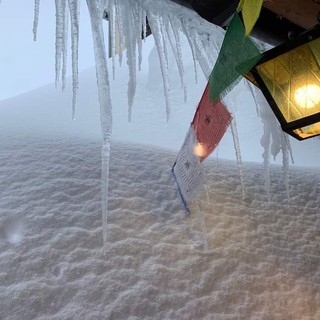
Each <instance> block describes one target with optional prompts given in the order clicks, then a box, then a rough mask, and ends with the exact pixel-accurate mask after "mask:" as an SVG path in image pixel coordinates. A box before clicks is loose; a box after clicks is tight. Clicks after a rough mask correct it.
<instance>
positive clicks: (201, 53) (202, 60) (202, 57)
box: [190, 29, 212, 79]
mask: <svg viewBox="0 0 320 320" xmlns="http://www.w3.org/2000/svg"><path fill="white" fill-rule="evenodd" d="M190 35H191V39H192V40H193V45H194V50H195V55H196V58H197V60H198V62H199V64H200V67H201V69H202V72H203V74H204V75H205V77H206V78H207V79H209V77H210V74H211V70H212V65H210V62H209V59H208V56H207V55H206V51H205V50H204V47H203V45H202V42H201V40H200V39H199V35H198V33H197V32H196V31H195V30H194V29H191V33H190Z"/></svg>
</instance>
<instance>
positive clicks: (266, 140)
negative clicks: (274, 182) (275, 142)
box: [260, 123, 271, 201]
mask: <svg viewBox="0 0 320 320" xmlns="http://www.w3.org/2000/svg"><path fill="white" fill-rule="evenodd" d="M263 130H264V134H263V136H262V138H261V140H260V143H261V145H262V147H263V148H264V152H263V154H262V157H263V165H264V177H265V188H266V191H267V196H268V201H270V154H271V153H270V149H271V148H270V129H269V126H268V125H267V123H264V125H263Z"/></svg>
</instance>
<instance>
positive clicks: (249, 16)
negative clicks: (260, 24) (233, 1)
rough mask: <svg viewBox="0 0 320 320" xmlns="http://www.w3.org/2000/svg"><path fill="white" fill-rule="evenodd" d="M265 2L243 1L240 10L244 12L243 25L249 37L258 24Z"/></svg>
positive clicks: (261, 0) (256, 0)
mask: <svg viewBox="0 0 320 320" xmlns="http://www.w3.org/2000/svg"><path fill="white" fill-rule="evenodd" d="M262 3H263V0H241V1H240V3H239V6H238V8H239V9H241V11H242V18H243V23H244V26H245V29H246V32H245V35H246V36H248V35H249V34H250V33H251V31H252V29H253V26H254V25H255V23H256V22H257V20H258V18H259V15H260V12H261V8H262Z"/></svg>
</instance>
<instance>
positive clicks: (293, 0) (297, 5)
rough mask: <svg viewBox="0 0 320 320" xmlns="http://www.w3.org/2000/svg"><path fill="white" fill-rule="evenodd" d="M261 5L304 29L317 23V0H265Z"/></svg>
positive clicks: (318, 9) (319, 7)
mask: <svg viewBox="0 0 320 320" xmlns="http://www.w3.org/2000/svg"><path fill="white" fill-rule="evenodd" d="M263 6H264V7H265V8H267V9H269V10H271V11H272V12H274V13H276V14H277V15H278V16H280V17H284V18H286V19H287V20H289V21H291V22H293V23H295V24H297V25H298V26H300V27H302V28H304V29H309V28H311V27H313V26H314V25H316V24H317V23H318V21H317V15H318V13H319V12H320V1H319V0H266V1H264V3H263Z"/></svg>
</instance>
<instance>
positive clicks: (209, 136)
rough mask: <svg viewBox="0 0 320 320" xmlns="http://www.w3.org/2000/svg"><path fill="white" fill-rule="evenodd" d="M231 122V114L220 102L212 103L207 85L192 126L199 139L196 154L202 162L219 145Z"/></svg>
mask: <svg viewBox="0 0 320 320" xmlns="http://www.w3.org/2000/svg"><path fill="white" fill-rule="evenodd" d="M231 120H232V116H231V114H230V113H229V111H228V110H227V108H226V107H225V106H224V104H223V103H222V102H221V101H220V100H218V101H217V102H211V101H210V99H209V84H207V86H206V88H205V90H204V92H203V95H202V97H201V100H200V102H199V105H198V108H197V111H196V113H195V116H194V118H193V121H192V124H191V125H192V127H193V128H194V131H195V134H196V138H197V145H195V147H194V152H195V154H196V155H198V156H199V157H200V159H201V161H203V160H204V159H205V158H207V157H208V156H209V155H210V154H211V153H212V152H213V150H214V149H215V148H216V146H217V145H218V144H219V142H220V140H221V139H222V137H223V135H224V134H225V132H226V130H227V128H228V126H229V124H230V122H231Z"/></svg>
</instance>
